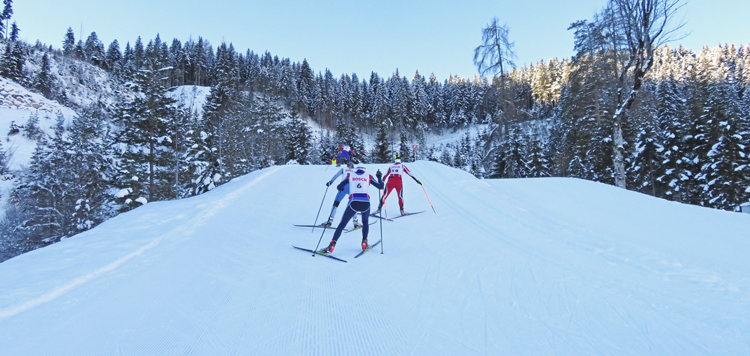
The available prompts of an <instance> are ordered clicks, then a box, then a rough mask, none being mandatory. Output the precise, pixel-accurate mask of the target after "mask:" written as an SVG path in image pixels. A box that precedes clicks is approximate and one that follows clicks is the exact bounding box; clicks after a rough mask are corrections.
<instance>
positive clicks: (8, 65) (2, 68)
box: [0, 41, 25, 83]
mask: <svg viewBox="0 0 750 356" xmlns="http://www.w3.org/2000/svg"><path fill="white" fill-rule="evenodd" d="M24 61H25V58H24V50H23V44H22V43H20V42H15V41H10V42H8V44H7V45H6V46H5V53H4V54H3V57H2V59H0V76H2V77H3V78H8V79H10V80H13V81H15V82H16V83H23V82H24V81H25V77H24V74H23V65H24Z"/></svg>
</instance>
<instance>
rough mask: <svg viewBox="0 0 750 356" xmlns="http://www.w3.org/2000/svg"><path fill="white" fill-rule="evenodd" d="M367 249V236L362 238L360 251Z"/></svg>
mask: <svg viewBox="0 0 750 356" xmlns="http://www.w3.org/2000/svg"><path fill="white" fill-rule="evenodd" d="M364 250H367V238H366V237H363V238H362V251H364Z"/></svg>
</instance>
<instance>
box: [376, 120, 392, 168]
mask: <svg viewBox="0 0 750 356" xmlns="http://www.w3.org/2000/svg"><path fill="white" fill-rule="evenodd" d="M390 146H391V143H390V141H389V140H388V127H387V125H386V124H385V123H381V124H380V125H378V134H377V136H376V137H375V150H374V152H373V159H374V161H375V162H376V163H388V162H390V161H391V151H390Z"/></svg>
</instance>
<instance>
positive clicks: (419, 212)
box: [390, 210, 426, 220]
mask: <svg viewBox="0 0 750 356" xmlns="http://www.w3.org/2000/svg"><path fill="white" fill-rule="evenodd" d="M425 211H426V210H422V211H418V212H416V213H406V214H404V215H399V216H394V217H392V218H390V219H391V220H393V219H398V218H403V217H404V216H409V215H417V214H421V213H424V212H425Z"/></svg>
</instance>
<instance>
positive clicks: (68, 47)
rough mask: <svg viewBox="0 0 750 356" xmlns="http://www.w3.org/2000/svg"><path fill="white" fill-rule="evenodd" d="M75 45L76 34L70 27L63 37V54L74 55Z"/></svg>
mask: <svg viewBox="0 0 750 356" xmlns="http://www.w3.org/2000/svg"><path fill="white" fill-rule="evenodd" d="M75 47H76V39H75V35H74V34H73V29H72V28H70V27H68V32H66V33H65V37H64V38H63V55H65V56H68V57H70V56H73V53H74V52H75Z"/></svg>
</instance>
